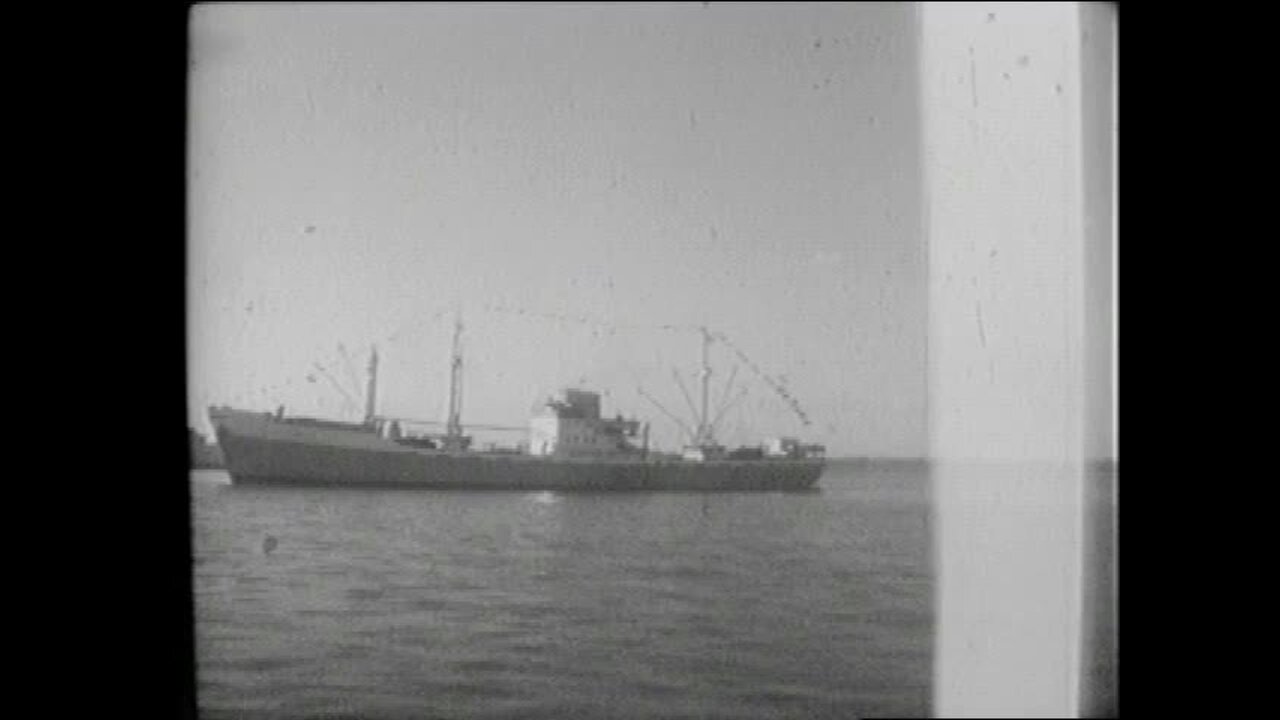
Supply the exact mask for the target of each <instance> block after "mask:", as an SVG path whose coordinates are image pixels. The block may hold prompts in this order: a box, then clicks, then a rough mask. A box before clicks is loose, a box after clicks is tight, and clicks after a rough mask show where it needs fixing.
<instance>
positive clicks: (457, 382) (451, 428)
mask: <svg viewBox="0 0 1280 720" xmlns="http://www.w3.org/2000/svg"><path fill="white" fill-rule="evenodd" d="M461 338H462V313H461V312H459V313H458V314H457V316H456V317H455V318H454V322H453V355H452V358H451V360H450V364H449V418H448V420H447V421H446V423H445V433H446V434H447V435H448V436H449V438H450V440H453V439H456V438H459V437H461V436H462V348H461V346H460V340H461Z"/></svg>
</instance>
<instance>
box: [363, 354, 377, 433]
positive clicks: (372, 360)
mask: <svg viewBox="0 0 1280 720" xmlns="http://www.w3.org/2000/svg"><path fill="white" fill-rule="evenodd" d="M377 414H378V346H377V345H374V346H373V350H372V351H371V352H370V353H369V381H368V384H367V385H366V386H365V391H364V421H365V423H369V424H371V423H373V418H374V416H375V415H377Z"/></svg>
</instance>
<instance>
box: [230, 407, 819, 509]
mask: <svg viewBox="0 0 1280 720" xmlns="http://www.w3.org/2000/svg"><path fill="white" fill-rule="evenodd" d="M210 419H211V420H212V421H213V424H214V427H215V428H216V429H217V435H218V444H219V445H220V446H221V448H222V451H223V455H224V457H225V459H226V467H227V471H228V473H229V474H230V475H231V480H232V482H233V483H235V484H239V485H285V486H328V487H403V488H422V489H466V490H522V491H559V492H570V491H633V492H634V491H693V492H740V491H798V490H807V489H811V488H813V487H814V485H815V484H816V483H817V481H818V478H819V477H820V476H821V475H822V472H823V470H824V468H825V463H824V461H823V460H822V459H820V458H794V459H793V458H765V459H758V460H754V459H753V460H705V461H690V460H677V459H661V460H657V459H653V458H642V457H638V456H636V457H626V458H600V459H596V458H561V457H546V456H535V455H525V454H516V453H505V452H472V451H445V450H434V449H425V448H422V447H413V446H410V445H406V444H402V443H399V442H396V441H395V440H391V439H388V438H384V437H382V436H380V435H379V434H378V433H377V432H375V431H374V430H373V429H372V428H366V427H363V426H360V425H356V424H345V423H336V422H322V421H299V420H293V419H289V420H284V419H277V418H276V417H274V416H272V415H270V414H267V413H253V412H245V411H239V410H231V409H225V408H223V409H212V410H210Z"/></svg>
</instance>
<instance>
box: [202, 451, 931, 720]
mask: <svg viewBox="0 0 1280 720" xmlns="http://www.w3.org/2000/svg"><path fill="white" fill-rule="evenodd" d="M223 478H224V480H223V482H221V483H220V482H218V481H217V480H218V476H217V475H216V474H214V475H208V474H204V475H197V476H196V478H195V479H194V481H193V486H192V487H193V495H194V502H195V507H194V520H195V548H196V558H195V588H196V616H197V627H196V633H197V660H198V664H197V666H198V688H199V703H200V706H201V710H202V717H210V718H217V717H317V716H348V717H361V718H421V717H439V716H447V717H463V718H498V717H510V718H516V717H520V718H524V717H534V718H564V717H610V718H613V717H668V718H669V717H699V718H707V717H723V718H782V717H806V718H807V717H840V718H849V717H859V716H882V717H883V716H917V717H918V716H926V715H928V713H929V708H930V697H929V696H930V689H929V688H930V683H931V680H932V668H931V651H932V636H933V617H932V601H933V592H934V591H933V586H934V583H933V578H932V570H931V567H930V559H929V558H930V539H929V532H930V529H929V518H930V504H929V497H928V493H929V481H928V474H927V471H926V470H924V469H922V468H920V467H914V466H901V467H878V468H866V467H857V466H853V465H846V464H841V463H839V462H833V463H832V464H831V466H830V467H829V468H828V470H827V473H826V475H825V476H824V478H823V480H822V482H821V490H820V491H819V492H810V493H778V494H773V493H765V494H716V495H701V494H679V493H675V494H663V493H654V494H644V493H620V494H609V493H594V494H563V495H561V494H554V493H532V494H530V493H473V492H414V491H363V490H362V491H353V490H323V489H298V490H290V489H245V488H237V487H230V486H227V485H226V484H225V476H223ZM267 536H270V537H273V538H275V539H276V544H275V547H274V548H273V551H272V552H270V553H269V554H268V553H264V552H263V549H262V548H263V540H264V538H265V537H267Z"/></svg>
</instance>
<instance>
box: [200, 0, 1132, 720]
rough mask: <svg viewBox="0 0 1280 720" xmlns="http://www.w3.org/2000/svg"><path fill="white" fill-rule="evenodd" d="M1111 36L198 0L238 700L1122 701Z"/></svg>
mask: <svg viewBox="0 0 1280 720" xmlns="http://www.w3.org/2000/svg"><path fill="white" fill-rule="evenodd" d="M1113 23H1114V16H1113V15H1112V14H1110V13H1108V12H1107V11H1106V9H1105V8H1099V7H1091V6H1088V5H1077V4H1074V3H1066V4H1059V5H1050V6H1044V7H1036V6H1034V5H1032V4H1028V5H1023V4H1016V3H1015V4H1009V5H1005V4H1000V3H979V4H967V3H965V4H958V5H955V6H950V5H946V4H940V5H934V4H924V5H920V4H912V3H718V2H690V3H642V2H635V3H476V4H455V3H419V4H414V3H408V4H400V3H396V4H390V3H388V4H377V3H372V4H350V5H348V4H332V5H323V4H288V3H284V4H209V5H199V6H196V7H194V8H193V10H192V11H191V16H190V27H189V30H190V57H189V70H188V78H189V113H188V123H189V124H188V137H189V148H188V158H187V161H188V188H189V191H188V218H189V222H188V239H187V244H188V258H189V264H188V297H187V303H188V328H189V329H188V349H189V353H188V358H189V359H188V378H189V385H188V388H189V389H188V405H189V415H188V426H189V436H190V440H191V456H192V471H191V477H190V482H191V494H192V507H191V522H192V538H193V551H194V557H193V562H192V588H193V594H194V605H195V627H194V629H193V632H194V637H195V654H196V657H195V673H196V688H197V698H196V703H197V706H198V710H199V715H200V717H202V718H370V719H378V718H388V719H391V718H762V719H763V718H770V719H772V718H814V717H829V718H862V717H927V716H966V715H975V714H981V713H982V712H983V711H989V712H995V713H997V714H1010V713H1012V714H1018V713H1025V714H1027V715H1033V716H1034V715H1088V716H1099V715H1107V714H1109V713H1113V712H1114V707H1113V706H1112V704H1113V702H1114V701H1113V699H1112V698H1113V696H1114V682H1115V681H1114V641H1113V640H1112V639H1111V638H1112V635H1111V633H1112V631H1113V628H1112V627H1111V624H1110V623H1111V622H1112V621H1111V620H1109V619H1108V618H1110V615H1108V614H1107V612H1109V611H1108V608H1110V604H1109V601H1110V598H1111V596H1112V594H1113V593H1114V582H1113V581H1112V580H1109V578H1110V577H1111V575H1110V574H1112V573H1114V568H1113V567H1112V565H1111V563H1110V557H1111V555H1112V554H1113V552H1114V549H1113V548H1112V546H1111V544H1110V543H1111V542H1112V540H1111V539H1110V538H1111V533H1110V530H1109V528H1110V526H1109V525H1108V524H1107V523H1108V522H1109V520H1108V518H1110V517H1112V516H1111V515H1109V514H1108V513H1109V512H1110V498H1111V497H1112V495H1111V493H1112V489H1113V487H1114V467H1115V464H1114V461H1115V452H1114V442H1115V438H1114V422H1113V421H1112V419H1111V412H1112V410H1111V401H1110V397H1111V392H1112V386H1113V384H1114V381H1113V380H1112V379H1111V372H1112V365H1113V363H1112V360H1111V357H1112V356H1111V353H1112V350H1111V348H1112V346H1113V340H1112V333H1113V331H1114V321H1113V320H1112V319H1111V312H1112V310H1111V305H1110V297H1111V280H1110V277H1111V266H1112V260H1111V254H1110V253H1111V244H1110V243H1111V235H1110V233H1111V221H1110V217H1111V212H1112V211H1111V205H1110V203H1111V199H1110V198H1111V195H1110V193H1111V190H1110V187H1111V186H1110V184H1109V183H1110V180H1109V178H1110V175H1111V173H1112V172H1113V170H1112V166H1111V162H1112V161H1111V160H1110V157H1111V155H1110V154H1109V153H1110V152H1111V150H1110V148H1111V145H1112V144H1113V143H1114V140H1113V139H1112V132H1113V120H1112V118H1111V116H1110V114H1109V113H1110V112H1111V111H1110V107H1111V105H1110V104H1108V103H1110V102H1111V101H1110V98H1111V90H1110V88H1111V82H1112V80H1111V78H1110V73H1111V72H1112V66H1111V65H1110V64H1109V63H1110V60H1103V61H1096V60H1093V59H1092V58H1095V57H1105V58H1109V57H1110V56H1109V55H1108V54H1107V53H1108V52H1109V51H1110V50H1109V45H1106V46H1105V50H1106V52H1100V51H1097V50H1096V49H1091V48H1095V47H1096V46H1100V44H1101V45H1105V44H1106V43H1110V42H1114V40H1113V39H1112V38H1113V36H1114V31H1113V30H1112V26H1113ZM1091 32H1092V33H1093V36H1092V39H1091V36H1090V33H1091ZM1090 73H1092V75H1090ZM1100 78H1101V79H1100ZM1095 86H1096V87H1097V88H1100V89H1098V90H1091V89H1090V88H1093V87H1095ZM1098 98H1102V100H1099V99H1098ZM984 103H985V105H984ZM1099 103H1101V104H1099ZM1010 118H1011V119H1010ZM1028 118H1029V119H1030V120H1028ZM1028 123H1030V125H1029V127H1030V129H1025V128H1026V127H1028ZM1019 152H1021V153H1022V155H1019V154H1018V153H1019ZM1028 153H1030V154H1031V157H1028ZM1039 155H1044V156H1045V157H1039ZM1098 178H1104V179H1105V180H1106V181H1105V182H1102V181H1100V180H1098ZM1020 194H1021V195H1020ZM1037 303H1039V304H1037ZM1098 338H1101V340H1099V339H1098ZM1063 358H1065V360H1063ZM1099 378H1105V381H1104V380H1099ZM1104 416H1105V420H1103V421H1097V420H1096V418H1100V417H1104ZM1099 467H1102V468H1106V470H1105V471H1104V472H1102V475H1099V471H1098V470H1097V468H1099ZM1028 468H1035V469H1034V470H1029V469H1028ZM1102 476H1105V480H1104V481H1099V480H1097V478H1098V477H1102ZM1019 493H1028V494H1027V495H1025V496H1024V495H1019ZM1037 493H1038V494H1037ZM1033 496H1034V497H1033ZM1028 498H1030V499H1028ZM1001 503H1003V505H1001ZM952 508H955V510H954V511H952ZM992 518H994V520H991V519H992ZM1090 523H1092V524H1090ZM1001 533H1004V535H1001ZM1031 535H1036V536H1037V537H1039V538H1040V539H1039V540H1038V541H1037V543H1033V544H1031V545H1028V544H1027V543H1025V542H1023V539H1025V537H1029V536H1031ZM1006 536H1007V538H1008V540H1009V542H1008V543H1003V541H1002V540H1000V539H999V538H1003V537H1006ZM1028 547H1029V548H1031V549H1027V548H1028ZM1010 548H1012V550H1010ZM1042 551H1043V554H1036V555H1035V556H1034V557H1032V556H1026V555H1019V556H1018V557H1013V556H1009V557H1005V555H1003V554H1002V553H1006V552H1014V553H1015V554H1016V553H1018V552H1026V553H1041V552H1042ZM1055 553H1056V554H1055ZM1024 581H1026V584H1024ZM992 596H994V597H995V598H996V599H995V600H994V601H992V602H991V603H989V604H987V605H985V606H984V607H986V610H982V609H981V608H980V607H979V606H981V605H982V603H981V602H978V601H979V600H980V599H981V598H983V597H987V598H991V597H992ZM1046 597H1048V598H1050V599H1051V601H1050V602H1045V600H1044V598H1046ZM1000 598H1007V603H1008V605H1007V607H1006V606H1002V605H1001V602H1003V601H1002V600H1000ZM1020 603H1026V604H1028V605H1034V606H1035V607H1036V608H1038V610H1037V611H1036V612H1038V613H1040V614H1039V615H1037V614H1035V612H1033V613H1032V614H1027V613H1026V612H1024V611H1022V610H1021V609H1020V607H1021V606H1020ZM1009 618H1013V619H1014V620H1015V621H1016V622H1018V623H1022V625H1020V626H1018V628H1017V629H1016V630H1014V631H1008V630H1002V629H1001V627H1003V626H1001V625H1000V624H1001V623H1003V622H1005V621H1006V620H1008V619H1009ZM1063 618H1066V619H1065V620H1064V619H1063ZM975 638H976V639H975ZM1028 643H1029V644H1028ZM1006 645H1007V647H1006ZM1019 653H1022V654H1019ZM994 655H1000V657H1001V658H1003V659H1002V660H1000V661H994V660H991V661H988V660H984V659H983V658H987V657H988V656H992V657H994ZM1042 656H1043V657H1042ZM1010 657H1013V658H1015V659H1016V666H1017V667H1018V668H1020V670H1019V671H1018V672H1023V673H1025V674H1026V675H1027V676H1028V677H1031V676H1032V675H1034V677H1035V678H1037V680H1034V681H1029V680H1027V678H1020V677H1018V675H1017V672H1013V671H1008V670H1001V669H1000V667H1001V666H999V665H998V663H999V662H1008V658H1010ZM1002 672H1004V673H1006V674H1003V675H1002V674H1001V673H1002ZM1009 673H1012V674H1009ZM993 687H1004V688H1005V692H1006V693H1007V694H1012V699H995V695H994V694H993V692H994V691H993V690H990V688H993ZM1019 688H1021V689H1019ZM1099 697H1102V698H1104V699H1102V700H1098V698H1099Z"/></svg>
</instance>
